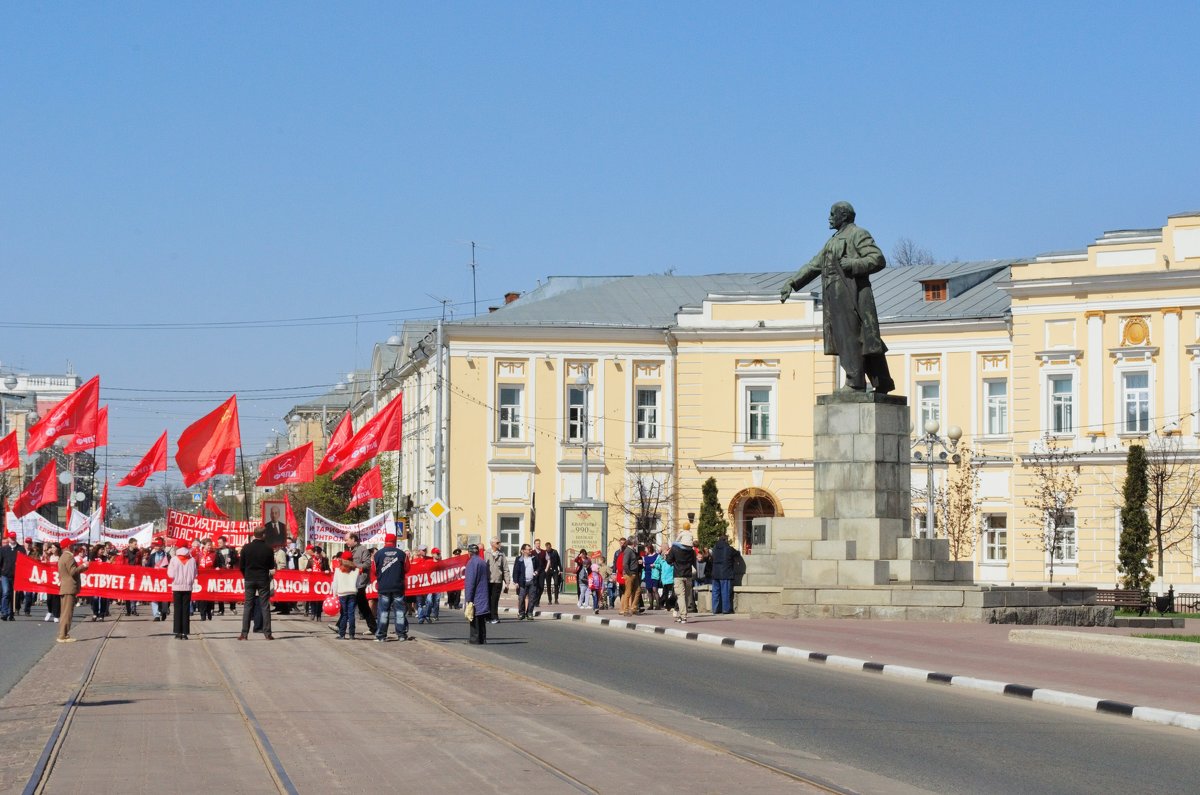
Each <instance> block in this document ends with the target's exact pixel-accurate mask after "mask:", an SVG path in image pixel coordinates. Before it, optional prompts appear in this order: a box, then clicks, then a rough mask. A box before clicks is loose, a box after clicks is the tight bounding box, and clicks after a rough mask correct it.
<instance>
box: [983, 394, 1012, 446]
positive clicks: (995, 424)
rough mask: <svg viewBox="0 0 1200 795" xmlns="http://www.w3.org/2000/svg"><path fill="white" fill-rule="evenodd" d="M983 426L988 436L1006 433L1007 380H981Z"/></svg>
mask: <svg viewBox="0 0 1200 795" xmlns="http://www.w3.org/2000/svg"><path fill="white" fill-rule="evenodd" d="M983 390H984V391H983V401H984V406H983V412H984V428H986V433H987V435H988V436H1007V435H1008V381H1007V380H997V381H984V382H983Z"/></svg>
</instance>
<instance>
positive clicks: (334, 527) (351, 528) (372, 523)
mask: <svg viewBox="0 0 1200 795" xmlns="http://www.w3.org/2000/svg"><path fill="white" fill-rule="evenodd" d="M304 531H305V538H307V539H308V543H310V544H340V543H341V542H343V541H345V540H346V534H347V533H358V540H359V543H362V544H368V545H369V544H381V543H383V537H384V536H385V535H388V534H395V532H396V522H395V520H394V519H393V518H392V512H391V511H385V512H384V513H381V514H379V515H378V516H372V517H371V518H370V519H368V520H366V521H365V522H359V523H358V524H340V523H338V522H335V521H333V520H332V519H326V518H325V517H324V516H322V515H321V514H319V513H317V512H316V511H314V510H313V509H312V508H308V509H307V510H306V511H305V513H304Z"/></svg>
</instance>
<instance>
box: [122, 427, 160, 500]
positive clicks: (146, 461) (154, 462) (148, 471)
mask: <svg viewBox="0 0 1200 795" xmlns="http://www.w3.org/2000/svg"><path fill="white" fill-rule="evenodd" d="M166 471H167V432H166V431H163V434H162V436H160V437H158V441H157V442H155V443H154V446H153V447H151V448H150V450H149V451H148V452H147V453H146V454H145V455H144V456H142V460H141V461H139V462H138V464H137V466H135V467H134V468H133V469H131V470H129V474H128V475H126V476H125V477H123V478H121V479H120V480H119V481H117V485H118V486H137V487H138V488H141V487H142V486H145V485H146V479H147V478H148V477H150V476H151V475H152V474H154V473H155V472H166Z"/></svg>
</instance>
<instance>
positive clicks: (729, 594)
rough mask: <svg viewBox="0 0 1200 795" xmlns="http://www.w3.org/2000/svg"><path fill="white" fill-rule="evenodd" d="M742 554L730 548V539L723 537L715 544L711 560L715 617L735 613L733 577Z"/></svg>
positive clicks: (710, 556)
mask: <svg viewBox="0 0 1200 795" xmlns="http://www.w3.org/2000/svg"><path fill="white" fill-rule="evenodd" d="M741 557H742V556H741V553H739V552H738V551H737V550H736V549H734V548H733V547H731V546H729V538H728V537H726V536H721V537H720V538H718V539H717V543H715V544H713V548H712V553H711V554H710V555H709V559H710V561H711V564H712V611H713V615H719V614H721V613H732V612H733V576H734V573H735V571H734V570H735V569H736V568H737V564H738V560H739V559H740V558H741Z"/></svg>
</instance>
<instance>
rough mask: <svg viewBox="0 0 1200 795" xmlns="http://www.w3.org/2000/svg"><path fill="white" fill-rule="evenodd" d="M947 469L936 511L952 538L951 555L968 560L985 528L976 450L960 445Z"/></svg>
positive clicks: (944, 530) (939, 520) (939, 491)
mask: <svg viewBox="0 0 1200 795" xmlns="http://www.w3.org/2000/svg"><path fill="white" fill-rule="evenodd" d="M957 452H958V456H956V457H955V458H954V459H951V463H950V464H949V465H948V468H947V470H946V481H945V485H944V486H943V487H942V488H941V489H938V491H937V493H936V494H935V502H934V510H935V511H937V514H938V522H939V523H940V524H941V526H942V531H943V532H944V533H945V534H946V538H947V539H948V540H949V541H950V557H952V558H953V559H954V560H967V559H970V557H971V555H972V554H973V553H974V552H975V541H976V540H977V539H978V538H979V534H980V532H981V530H982V525H981V523H980V520H981V518H982V514H983V502H982V501H981V500H980V499H979V468H980V466H982V462H980V461H977V460H976V454H975V451H974V450H972V449H971V448H969V447H966V446H962V447H959V448H958V450H957Z"/></svg>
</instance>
